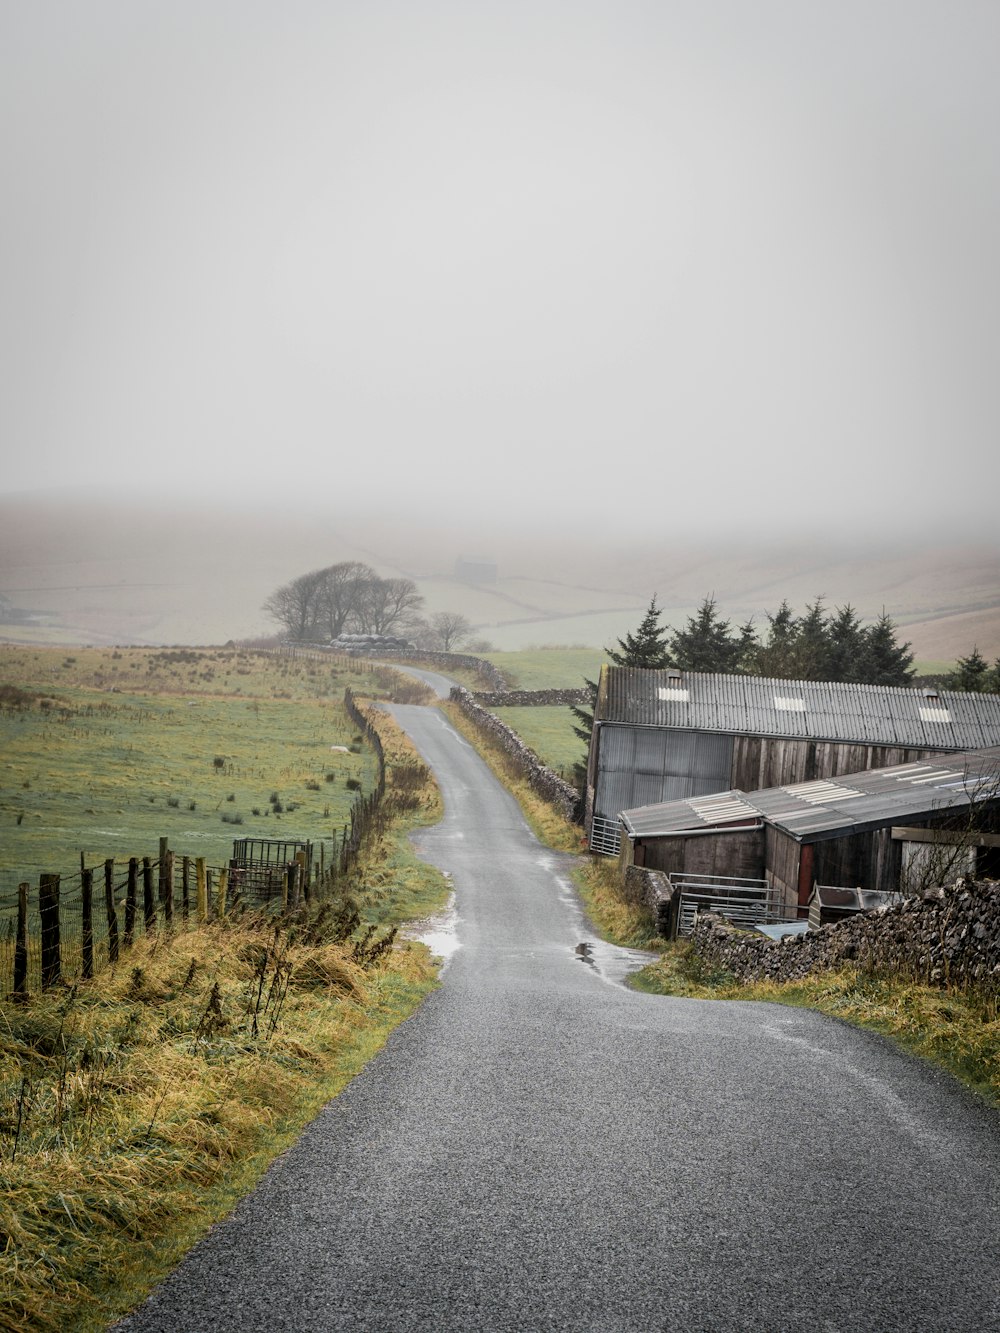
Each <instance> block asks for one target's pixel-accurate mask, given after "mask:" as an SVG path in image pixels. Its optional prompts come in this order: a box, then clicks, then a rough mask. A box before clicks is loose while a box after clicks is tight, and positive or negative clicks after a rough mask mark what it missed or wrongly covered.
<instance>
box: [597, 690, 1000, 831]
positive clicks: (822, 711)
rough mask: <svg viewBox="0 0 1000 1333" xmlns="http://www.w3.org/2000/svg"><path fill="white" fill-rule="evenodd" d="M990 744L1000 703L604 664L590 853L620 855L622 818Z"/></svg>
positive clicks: (995, 741) (998, 727) (995, 738)
mask: <svg viewBox="0 0 1000 1333" xmlns="http://www.w3.org/2000/svg"><path fill="white" fill-rule="evenodd" d="M992 745H1000V696H997V695H988V694H961V693H955V692H945V691H941V692H937V691H933V690H918V689H903V688H897V687H890V686H883V685H851V684H845V683H838V682H823V681H793V680H774V679H769V678H766V677H762V676H727V675H721V674H711V673H700V672H681V671H677V670H672V669H660V670H642V669H639V668H635V667H608V666H605V667H603V668H602V669H601V677H600V684H599V687H598V695H597V701H596V704H595V708H594V726H593V731H592V733H591V741H590V751H589V755H588V762H587V803H586V824H587V832H588V835H589V839H590V846H591V849H592V850H593V851H597V852H605V853H608V854H612V855H613V854H615V853H616V852H617V850H618V815H619V813H620V812H621V811H622V810H633V809H636V808H638V807H641V806H644V805H647V804H655V803H660V802H666V801H672V800H677V799H680V798H684V797H692V796H702V795H709V794H711V793H715V792H724V791H727V790H732V789H736V790H741V791H754V790H758V789H764V788H768V787H772V786H775V785H778V784H782V783H799V782H807V781H812V780H821V779H831V778H835V777H838V776H839V775H841V774H845V773H856V772H860V771H862V770H864V769H869V768H880V767H887V766H889V765H892V764H904V763H907V762H909V761H911V760H916V759H926V758H930V757H932V756H934V755H940V754H946V753H948V752H957V753H961V752H965V751H968V750H973V749H979V748H980V747H984V746H992Z"/></svg>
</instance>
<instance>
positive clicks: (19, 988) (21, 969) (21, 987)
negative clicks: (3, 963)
mask: <svg viewBox="0 0 1000 1333" xmlns="http://www.w3.org/2000/svg"><path fill="white" fill-rule="evenodd" d="M14 994H15V995H16V996H18V997H19V998H22V999H23V998H24V997H25V996H27V994H28V885H27V884H19V885H18V886H17V937H16V939H15V941H14Z"/></svg>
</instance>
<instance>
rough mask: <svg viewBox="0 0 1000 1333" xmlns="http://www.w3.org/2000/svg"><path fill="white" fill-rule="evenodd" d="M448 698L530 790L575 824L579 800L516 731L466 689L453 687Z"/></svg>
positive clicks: (577, 817)
mask: <svg viewBox="0 0 1000 1333" xmlns="http://www.w3.org/2000/svg"><path fill="white" fill-rule="evenodd" d="M451 699H452V702H453V703H455V704H457V705H458V707H459V708H460V709H461V710H462V713H463V715H464V716H465V717H467V718H468V719H469V721H470V722H471V723H472V724H473V726H474V727H476V729H477V730H478V731H481V732H482V733H483V734H484V735H486V736H488V737H490V739H491V740H493V741H495V742H496V744H497V745H498V746H499V748H500V750H501V752H502V753H503V755H504V757H505V758H506V759H508V760H509V761H510V762H511V764H512V765H513V766H514V768H515V769H516V771H517V772H518V773H520V774H521V775H522V776H523V777H524V778H525V779H526V781H527V782H528V785H529V786H530V787H531V789H532V791H534V792H536V793H537V794H538V795H539V796H541V797H542V798H543V799H544V800H546V801H548V802H550V804H552V805H554V806H555V808H556V809H557V810H558V811H559V813H560V814H561V815H563V816H564V817H565V818H566V819H569V820H572V821H573V822H574V823H579V819H580V810H581V800H580V793H579V792H578V791H576V790H575V788H573V787H571V786H570V785H569V783H568V782H566V781H564V780H563V779H562V778H561V777H560V776H559V775H558V773H554V772H553V771H552V769H551V768H548V767H547V766H546V765H545V764H543V763H542V761H541V759H539V757H538V755H537V754H535V752H534V750H532V749H531V748H530V746H527V745H525V743H524V741H523V740H521V738H520V736H518V734H517V732H515V731H512V730H511V728H510V727H508V726H507V724H506V722H502V721H501V720H500V718H498V717H497V716H496V714H495V713H491V712H490V711H489V710H488V709H486V708H483V707H482V705H481V704H479V703H477V702H476V700H475V698H474V697H473V696H472V695H471V694H470V693H469V691H468V690H465V689H463V688H462V687H461V686H456V687H455V688H454V689H453V690H452V692H451Z"/></svg>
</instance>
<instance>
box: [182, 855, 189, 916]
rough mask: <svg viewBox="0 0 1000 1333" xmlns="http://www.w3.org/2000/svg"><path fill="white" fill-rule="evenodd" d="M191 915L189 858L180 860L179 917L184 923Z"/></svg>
mask: <svg viewBox="0 0 1000 1333" xmlns="http://www.w3.org/2000/svg"><path fill="white" fill-rule="evenodd" d="M190 915H191V858H190V856H184V857H182V858H181V916H182V917H183V919H184V921H185V922H186V921H187V919H188V917H189V916H190Z"/></svg>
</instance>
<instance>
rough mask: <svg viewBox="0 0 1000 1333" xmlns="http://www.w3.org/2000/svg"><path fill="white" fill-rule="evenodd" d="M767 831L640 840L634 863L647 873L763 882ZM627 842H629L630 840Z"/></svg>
mask: <svg viewBox="0 0 1000 1333" xmlns="http://www.w3.org/2000/svg"><path fill="white" fill-rule="evenodd" d="M764 832H765V830H764V829H762V828H748V829H739V830H732V831H731V832H727V833H718V834H698V835H696V836H694V837H691V838H684V837H672V838H651V839H649V840H648V841H643V840H639V841H638V846H637V849H636V856H635V863H636V864H637V865H643V866H644V867H645V868H646V869H647V870H661V871H663V872H664V874H668V875H670V874H685V875H726V876H729V875H732V876H737V877H739V878H745V879H762V878H763V877H764ZM625 841H626V842H628V839H625ZM640 857H641V858H642V859H641V860H640Z"/></svg>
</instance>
